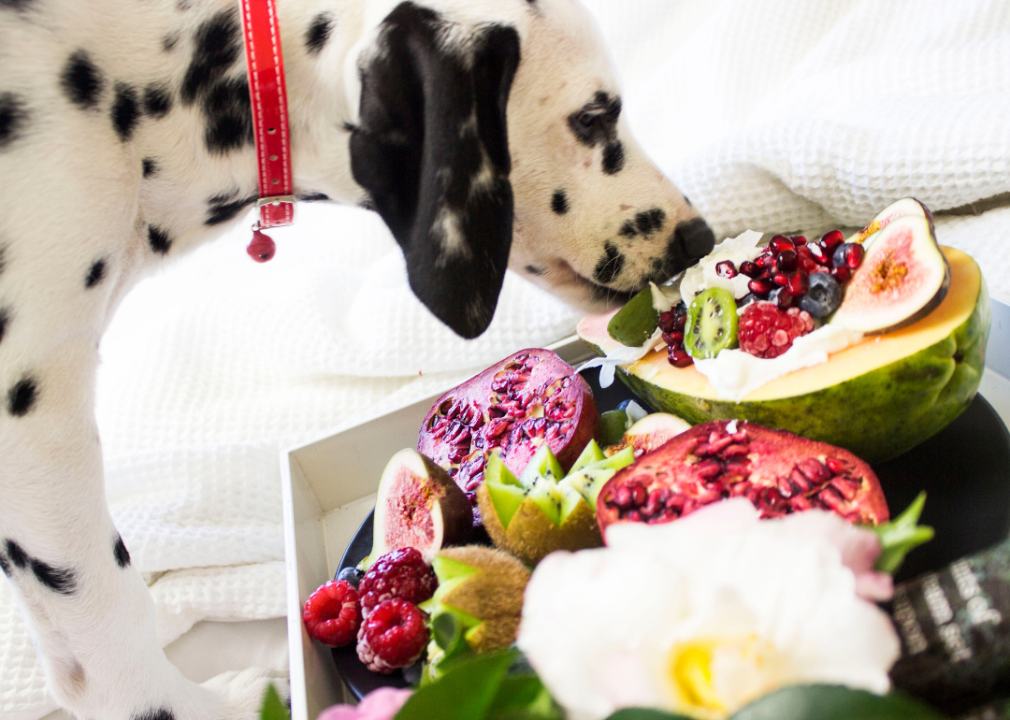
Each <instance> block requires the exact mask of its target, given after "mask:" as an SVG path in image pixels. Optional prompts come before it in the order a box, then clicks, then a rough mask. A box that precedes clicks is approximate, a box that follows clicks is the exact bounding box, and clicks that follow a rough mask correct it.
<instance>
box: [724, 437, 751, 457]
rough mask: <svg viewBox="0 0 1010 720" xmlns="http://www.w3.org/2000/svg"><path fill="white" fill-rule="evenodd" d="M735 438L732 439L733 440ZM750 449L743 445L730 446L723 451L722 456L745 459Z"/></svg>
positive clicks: (734, 444)
mask: <svg viewBox="0 0 1010 720" xmlns="http://www.w3.org/2000/svg"><path fill="white" fill-rule="evenodd" d="M732 439H733V438H730V440H732ZM748 450H749V448H748V447H747V446H746V445H741V444H740V443H733V444H732V445H728V446H727V447H726V449H725V450H723V451H722V456H723V457H724V458H733V457H743V456H744V455H746V454H747V452H748Z"/></svg>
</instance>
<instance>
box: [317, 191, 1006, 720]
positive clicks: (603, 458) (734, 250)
mask: <svg viewBox="0 0 1010 720" xmlns="http://www.w3.org/2000/svg"><path fill="white" fill-rule="evenodd" d="M755 236H756V237H755ZM989 312H990V308H989V299H988V294H987V292H986V289H985V285H984V281H983V279H982V275H981V272H980V271H979V269H978V267H977V265H976V264H975V263H974V261H973V260H972V259H971V258H970V257H969V256H967V255H965V254H964V253H961V252H959V251H957V250H954V249H952V248H945V247H942V246H941V245H940V244H939V243H938V242H937V239H936V237H935V230H934V226H933V223H932V217H931V215H930V213H929V211H928V209H926V208H925V207H924V206H923V205H922V204H921V203H918V202H917V201H915V200H912V199H907V200H903V201H900V202H898V203H896V204H895V205H893V206H891V207H889V208H887V209H885V210H884V211H883V212H882V213H881V214H880V215H878V216H877V217H876V218H874V219H873V220H872V221H871V222H870V223H869V224H868V225H867V226H866V228H864V229H863V230H861V231H860V232H857V233H855V234H852V235H850V236H849V237H848V238H846V237H845V236H844V235H843V234H842V233H841V232H839V231H833V232H829V233H826V234H824V235H823V236H821V237H820V239H815V240H811V241H808V240H807V239H806V238H803V237H799V236H786V235H773V236H767V235H766V236H764V237H762V236H760V235H758V234H757V233H752V234H748V233H745V234H744V235H742V236H740V237H738V238H730V239H728V240H726V241H724V243H722V244H720V245H718V246H716V248H715V250H714V251H713V253H712V254H711V255H710V256H709V257H707V258H705V259H703V260H702V261H701V263H700V264H699V265H698V266H697V267H696V268H693V269H689V270H687V271H686V272H685V273H684V274H683V275H682V276H680V277H678V278H675V279H674V281H673V282H670V283H667V284H665V285H664V286H661V287H660V286H656V285H653V286H651V287H649V288H647V289H646V290H644V291H643V292H642V293H640V294H639V295H637V296H635V297H634V298H632V299H631V300H630V301H629V302H628V303H627V304H626V305H625V306H624V307H623V308H621V309H620V310H617V311H615V312H614V313H610V314H609V315H606V316H591V317H588V318H586V319H584V320H583V321H582V323H580V326H579V335H580V337H581V339H582V341H583V342H585V343H586V344H587V345H588V346H590V347H592V348H593V350H594V351H595V352H596V353H597V355H598V358H597V359H595V360H592V361H590V362H588V363H584V364H583V365H582V366H581V367H578V368H576V367H573V366H571V365H569V364H568V363H566V362H564V360H562V359H561V358H560V357H558V356H557V355H556V354H555V353H553V352H551V351H550V350H545V349H538V348H530V349H526V350H522V351H519V352H517V353H513V354H511V355H509V356H508V357H506V358H504V359H502V360H501V361H500V362H498V363H496V364H495V365H493V366H491V367H489V368H487V369H486V370H484V371H483V372H481V373H479V374H478V375H476V376H475V377H473V378H471V379H470V380H469V381H467V382H465V383H463V384H461V385H459V386H457V387H455V388H453V389H451V390H449V391H448V392H446V393H444V394H443V395H442V396H440V397H438V398H437V399H435V400H434V401H433V402H431V403H430V405H429V406H428V407H427V409H426V414H425V415H424V417H423V419H422V420H421V421H420V423H419V424H416V425H414V426H413V427H414V431H413V433H412V437H411V439H410V446H409V447H404V448H403V449H402V450H400V451H398V452H395V453H390V454H389V455H388V462H387V463H386V465H385V469H384V471H383V472H382V473H381V477H379V478H372V480H371V481H372V482H373V483H374V482H376V481H377V484H378V491H377V494H376V496H375V501H374V509H372V508H371V507H369V509H370V510H371V512H369V513H368V515H367V517H366V518H365V520H364V522H362V523H361V524H360V526H358V527H357V528H356V530H355V532H354V533H353V535H352V536H351V537H349V538H348V540H349V542H348V543H347V544H346V550H345V551H344V552H343V556H342V558H341V559H340V562H339V565H338V567H337V570H336V573H335V577H333V579H332V580H330V581H328V582H326V583H324V584H322V585H321V586H320V587H319V588H318V589H317V590H315V591H314V592H311V593H310V594H309V595H308V597H307V599H305V598H304V596H303V599H304V606H303V607H302V611H301V617H300V618H299V620H300V621H301V623H302V625H303V627H304V630H305V632H307V633H308V635H309V636H311V637H312V638H313V640H312V642H313V644H314V646H315V647H316V648H319V649H320V650H326V649H327V648H331V649H329V650H326V652H331V653H332V658H333V661H334V665H335V667H336V670H337V672H338V673H339V677H340V680H341V681H342V682H343V684H344V685H345V686H346V687H347V689H348V690H349V691H350V692H351V693H352V694H353V695H354V696H355V697H356V698H358V699H359V700H360V701H361V702H362V708H368V707H373V706H374V707H379V706H380V705H383V704H385V705H383V706H384V707H386V710H385V711H384V714H383V713H379V714H377V715H375V716H376V717H389V718H392V717H393V716H394V715H395V717H396V718H399V719H401V720H410V719H411V718H423V717H444V718H454V717H459V718H461V719H462V718H473V719H474V720H479V718H506V717H508V718H527V717H528V718H558V719H561V718H572V719H574V720H580V719H582V718H585V719H587V720H589V719H593V720H595V719H596V718H599V719H600V720H603V719H604V718H613V719H614V720H638V719H639V718H641V719H642V720H644V719H645V718H649V719H650V720H685V719H688V718H699V719H701V720H707V719H709V718H712V719H715V718H734V720H749V719H752V718H772V717H775V718H779V719H780V720H790V719H795V720H801V719H802V718H810V719H811V720H812V719H813V718H821V717H823V718H829V717H830V718H834V717H839V718H842V717H866V718H879V719H880V720H888V719H889V718H895V719H897V718H906V717H907V718H912V717H921V718H952V719H957V720H961V719H962V718H963V719H964V720H969V719H971V720H974V718H983V717H985V718H990V717H991V718H1000V717H1010V716H1006V715H1003V714H998V713H1001V712H1003V710H1002V709H1001V708H1003V705H1001V704H1000V703H1004V701H1005V700H1006V699H1007V698H1010V673H1008V672H1007V671H1006V669H1005V668H1006V667H1008V666H1010V663H1008V662H1007V660H1008V658H1010V546H1008V545H1007V544H1006V538H1007V535H1008V532H1010V433H1008V432H1007V429H1006V427H1005V426H1004V425H1003V423H1002V421H1001V420H1000V418H999V416H998V415H997V413H996V412H995V411H994V410H993V408H992V407H991V406H990V405H989V404H988V403H987V402H986V400H985V399H984V398H983V397H981V396H980V395H977V390H978V386H979V382H980V380H981V374H982V370H983V368H984V364H985V349H986V343H987V339H988V334H989V325H990V317H989ZM720 362H721V365H719V364H717V363H720ZM615 379H619V380H620V383H617V382H615ZM415 422H416V421H415ZM331 572H332V566H331ZM1004 617H1005V619H1004ZM390 703H391V704H390ZM1004 704H1005V703H1004ZM827 707H830V708H831V710H830V711H828V710H825V708H827ZM390 708H392V709H390ZM333 712H335V713H339V712H342V710H340V709H339V708H338V709H336V710H334V711H333ZM334 717H343V716H342V715H339V714H335V715H334ZM348 717H350V716H348ZM368 717H372V716H371V715H368Z"/></svg>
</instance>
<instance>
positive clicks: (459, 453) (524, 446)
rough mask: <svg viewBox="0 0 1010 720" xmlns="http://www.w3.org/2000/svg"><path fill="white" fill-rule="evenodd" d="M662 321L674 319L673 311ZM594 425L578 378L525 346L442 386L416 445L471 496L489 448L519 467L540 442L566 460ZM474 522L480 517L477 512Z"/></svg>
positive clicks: (569, 369) (553, 357) (591, 434)
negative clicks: (452, 385)
mask: <svg viewBox="0 0 1010 720" xmlns="http://www.w3.org/2000/svg"><path fill="white" fill-rule="evenodd" d="M667 322H668V324H670V323H672V325H673V326H675V325H676V317H675V315H672V316H671V317H670V318H668V320H667ZM598 425H599V416H598V414H597V412H596V403H595V402H594V401H593V397H592V391H591V390H590V389H589V386H588V385H587V384H586V382H585V380H583V379H582V378H581V377H579V376H578V375H577V374H576V373H575V370H574V369H573V368H572V367H571V366H570V365H568V364H566V363H565V362H564V361H562V360H561V358H559V357H558V356H557V355H555V354H554V353H552V352H550V351H547V350H524V351H521V352H518V353H515V354H514V355H511V356H509V357H508V358H506V359H505V360H502V361H501V362H500V363H498V364H496V365H494V366H492V367H491V368H488V369H487V370H485V371H484V372H483V373H480V374H479V375H477V376H475V377H474V378H471V379H470V380H468V381H467V382H465V383H463V384H462V385H460V386H459V387H457V388H454V389H453V390H451V391H449V392H448V393H446V395H445V396H443V397H442V398H441V399H440V400H439V401H438V402H437V403H436V405H435V407H433V408H432V410H431V411H430V412H429V414H428V417H427V418H425V421H424V423H423V425H422V427H421V433H420V435H419V437H418V444H417V449H418V451H419V452H421V453H422V454H423V455H426V456H427V457H430V458H431V459H432V460H433V461H435V462H436V463H437V464H439V465H441V466H442V467H443V468H445V469H446V471H447V472H448V473H449V474H450V475H451V476H452V478H453V480H455V481H456V484H457V485H459V486H460V488H462V489H463V491H464V492H465V493H467V495H468V497H470V499H471V501H472V502H474V503H476V495H475V493H476V490H477V488H478V487H479V485H480V483H481V482H483V479H484V468H485V465H486V461H487V454H488V453H490V452H493V451H498V452H501V454H502V460H503V461H504V462H505V463H506V465H508V466H509V467H510V469H511V470H512V471H513V472H521V471H522V469H523V468H524V467H525V466H526V464H527V463H528V462H529V459H530V458H531V457H532V456H533V453H534V452H536V449H537V448H538V447H539V446H540V445H542V444H544V443H545V442H546V443H548V444H549V445H550V446H551V450H552V451H553V452H554V453H555V455H557V456H558V458H559V460H560V462H561V464H562V466H565V467H567V466H569V465H571V463H572V462H574V460H575V458H576V457H577V455H578V453H579V452H580V451H581V450H582V448H583V447H584V446H585V444H586V443H587V442H588V441H589V439H590V438H592V437H594V436H595V435H596V433H597V428H598ZM475 509H476V505H475ZM474 524H475V525H479V524H481V518H480V514H479V513H477V512H475V514H474Z"/></svg>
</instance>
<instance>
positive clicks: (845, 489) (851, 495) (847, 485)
mask: <svg viewBox="0 0 1010 720" xmlns="http://www.w3.org/2000/svg"><path fill="white" fill-rule="evenodd" d="M829 485H830V486H831V487H833V488H834V489H835V490H837V491H838V493H839V494H840V495H841V496H842V497H843V498H845V499H846V500H848V501H850V502H851V501H852V500H855V498H856V493H858V492H859V488H860V484H858V483H855V482H853V481H851V480H849V479H848V478H843V477H836V478H833V479H832V480H831V482H830V483H829Z"/></svg>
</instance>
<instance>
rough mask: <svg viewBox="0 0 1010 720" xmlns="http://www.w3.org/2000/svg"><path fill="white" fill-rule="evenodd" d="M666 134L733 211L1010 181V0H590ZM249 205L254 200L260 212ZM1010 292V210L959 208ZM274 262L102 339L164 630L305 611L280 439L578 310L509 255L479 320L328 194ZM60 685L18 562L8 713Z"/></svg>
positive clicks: (173, 288) (230, 248)
mask: <svg viewBox="0 0 1010 720" xmlns="http://www.w3.org/2000/svg"><path fill="white" fill-rule="evenodd" d="M589 5H590V7H591V8H592V9H593V11H594V12H595V13H596V14H597V15H598V17H599V19H600V21H601V25H602V26H603V28H604V32H605V34H606V35H607V36H608V39H609V40H610V42H611V45H612V48H613V52H614V56H615V59H616V61H617V64H618V66H619V67H620V68H621V71H622V74H623V76H624V82H625V108H626V111H627V113H628V117H629V118H630V120H631V123H632V127H633V129H634V130H635V132H636V134H637V135H638V137H639V140H640V141H641V142H642V144H643V146H644V147H645V148H646V150H647V151H648V152H649V153H650V154H651V155H652V156H653V158H654V159H655V160H656V161H657V162H658V163H659V165H660V166H661V167H662V168H663V170H664V171H666V172H667V173H668V174H669V175H670V177H672V178H673V179H674V180H675V181H676V182H677V183H678V185H679V186H680V187H681V189H682V190H684V192H685V193H686V194H687V195H688V196H689V197H690V198H691V200H692V201H693V202H694V203H695V205H696V206H697V207H698V208H699V210H701V212H702V213H703V214H704V215H705V216H706V217H707V218H708V220H709V221H710V222H711V224H712V226H713V228H714V229H715V230H716V234H717V235H718V236H720V237H721V236H724V235H728V234H735V233H738V232H740V231H742V230H744V229H746V228H753V229H757V230H777V231H789V230H797V229H802V228H813V227H824V226H829V225H859V224H861V223H863V222H864V221H865V220H867V219H868V218H870V217H872V216H873V215H874V214H875V213H876V212H877V211H879V210H880V209H881V208H882V207H883V206H885V205H886V204H888V203H889V202H891V201H892V200H895V199H897V198H900V197H904V196H907V195H914V196H916V197H918V198H920V199H921V200H923V201H924V202H925V203H926V204H927V205H929V206H931V207H932V208H933V209H934V210H938V211H943V210H949V209H952V208H959V207H962V206H965V205H969V204H971V203H976V202H977V201H980V200H983V199H987V198H992V197H994V196H998V195H1000V194H1002V193H1007V192H1010V121H1008V118H1010V62H1008V58H1010V3H1007V2H1006V0H990V1H988V2H984V1H975V0H958V2H950V1H949V0H905V1H899V0H887V1H886V2H880V0H862V1H860V0H839V1H837V2H835V1H829V0H816V1H815V0H809V1H808V2H796V0H721V1H713V2H701V1H686V0H681V1H677V0H634V2H626V1H625V0H590V2H589ZM245 227H247V225H246V226H245ZM937 232H938V234H939V235H940V238H941V240H942V241H943V242H945V243H947V244H950V245H954V246H958V247H961V248H963V249H965V250H967V251H968V252H969V253H971V254H973V255H974V256H975V257H976V258H977V259H978V260H979V261H980V264H981V265H982V267H983V268H984V271H985V274H986V278H987V280H988V282H989V287H990V289H991V290H992V292H993V294H994V295H996V296H997V297H1000V298H1002V299H1004V300H1010V275H1008V273H1007V272H1005V271H1004V270H1003V268H1008V267H1010V241H1008V237H1010V209H997V210H992V211H989V212H986V213H985V214H982V215H981V216H977V217H946V218H938V223H937ZM275 239H276V240H277V241H278V247H279V252H278V254H277V258H276V259H275V260H274V261H273V262H271V263H269V264H267V265H265V266H259V265H255V264H254V263H251V262H249V260H248V258H247V257H246V255H245V252H244V244H245V242H246V240H247V231H246V230H244V229H243V230H242V231H240V232H237V233H235V234H233V235H231V236H229V237H227V238H225V239H223V240H222V241H220V242H218V243H215V244H214V245H211V246H208V247H206V248H203V249H201V250H199V251H198V252H196V253H195V254H193V255H192V256H190V257H188V258H186V259H184V260H183V261H181V262H179V263H177V264H176V265H175V266H173V267H172V268H171V269H170V270H168V271H166V272H165V273H163V274H162V275H159V276H157V277H155V278H152V279H149V280H147V281H145V282H144V283H142V284H141V285H140V286H138V287H137V289H136V290H135V291H134V292H133V293H132V294H131V295H130V296H129V297H128V298H127V300H126V301H125V302H124V304H123V306H122V309H121V310H120V312H119V314H118V316H117V317H116V319H115V321H114V323H113V325H112V327H111V328H110V329H109V332H108V334H107V336H106V338H105V340H104V342H103V344H102V358H103V364H102V367H101V371H100V383H99V393H98V416H99V421H100V425H101V430H102V436H103V442H104V447H105V457H106V469H107V477H108V494H109V501H110V503H111V506H112V512H113V515H114V517H115V520H116V523H117V525H118V527H119V528H120V530H121V532H122V535H123V537H124V539H125V540H126V543H127V545H128V546H129V548H130V551H131V553H132V555H133V558H134V562H135V564H136V565H137V567H139V568H140V569H141V570H142V571H143V572H145V573H147V576H148V579H149V583H150V584H151V589H152V592H153V593H154V596H155V599H156V602H157V606H158V612H159V622H160V626H159V627H160V631H161V635H162V640H163V641H164V642H166V643H167V642H170V641H171V640H173V639H174V638H176V637H178V636H179V635H180V634H182V633H184V632H185V631H186V630H187V629H189V628H190V627H191V626H192V625H193V624H194V623H195V622H197V621H199V620H202V619H224V620H244V619H255V618H267V617H275V616H279V615H282V614H283V613H284V591H283V585H284V583H283V564H282V562H281V560H282V558H283V543H282V538H281V514H280V488H279V478H280V474H279V460H278V453H279V450H280V449H281V448H282V447H285V446H289V445H292V444H296V443H298V442H300V441H301V440H303V439H305V438H307V437H309V436H315V435H318V434H319V433H321V432H323V431H327V430H336V429H339V428H340V427H341V426H345V425H347V424H350V423H353V422H354V420H355V418H356V417H358V416H361V415H363V414H370V413H373V412H375V411H376V409H377V408H382V407H394V406H396V405H398V404H400V403H404V402H406V401H409V400H411V399H414V398H418V397H422V396H424V395H426V394H429V393H431V392H434V391H435V390H437V389H439V388H440V387H442V386H445V385H447V384H450V383H453V382H455V381H456V380H459V379H462V378H463V377H465V376H467V375H469V374H471V373H472V372H473V371H475V370H478V369H480V368H481V367H483V366H486V365H488V364H491V363H492V362H494V361H496V360H498V359H499V358H500V357H502V356H504V355H505V354H507V353H508V352H510V351H512V350H514V349H518V348H520V347H524V346H531V345H540V344H546V343H548V342H551V341H553V340H557V339H559V338H561V337H563V336H564V335H566V334H568V333H570V332H571V331H572V330H573V328H574V324H575V322H576V320H577V317H576V315H575V314H574V313H573V312H572V311H570V310H568V309H567V308H565V307H563V306H561V305H560V304H559V303H557V302H556V301H554V300H552V299H551V298H549V297H548V296H546V295H545V294H543V293H541V292H540V291H538V290H536V289H534V288H532V287H531V286H530V285H528V284H527V283H525V282H523V281H522V280H520V279H518V278H515V277H510V278H509V279H508V280H507V282H506V285H505V290H504V293H503V296H502V301H501V304H500V307H499V310H498V314H497V316H496V318H495V321H494V323H493V324H492V326H491V329H490V330H489V331H488V332H487V333H486V334H485V335H484V336H483V337H482V338H480V339H479V340H476V341H474V342H469V343H467V342H463V341H460V340H458V339H456V338H455V337H453V336H452V334H451V333H450V332H449V331H448V330H446V329H445V328H443V327H441V326H439V325H438V323H437V322H436V321H435V320H433V319H432V318H431V317H430V316H429V315H428V314H427V313H426V312H425V311H424V310H423V308H422V307H421V306H420V305H419V304H418V303H417V301H415V300H414V299H413V297H412V296H411V295H410V292H409V290H408V288H407V285H406V279H405V272H404V267H403V260H402V258H401V257H400V255H399V252H398V250H397V248H396V246H395V243H393V242H392V240H391V239H390V237H389V236H388V234H387V233H386V231H385V229H384V227H383V226H382V224H381V222H380V221H379V220H378V219H377V218H376V217H375V216H372V215H370V214H368V213H365V212H363V211H358V210H353V209H332V208H320V207H306V208H302V209H300V219H299V223H298V225H297V226H296V227H295V228H294V229H293V230H286V231H278V232H277V233H276V234H275ZM51 708H52V702H51V700H50V699H49V698H48V697H47V695H46V693H45V689H44V681H43V677H42V673H41V670H40V669H39V667H38V664H37V661H36V659H35V655H34V651H33V649H32V647H31V643H30V641H29V639H28V636H27V633H26V631H25V629H24V626H23V624H22V622H21V619H20V617H19V616H18V613H17V611H16V609H15V608H14V606H13V604H12V601H11V597H10V591H9V589H8V588H7V586H6V585H5V584H3V583H0V713H10V714H11V717H14V716H15V715H16V716H17V717H19V718H24V719H26V720H30V719H31V718H33V717H40V716H42V715H44V714H45V713H46V712H48V711H49V710H50V709H51Z"/></svg>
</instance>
